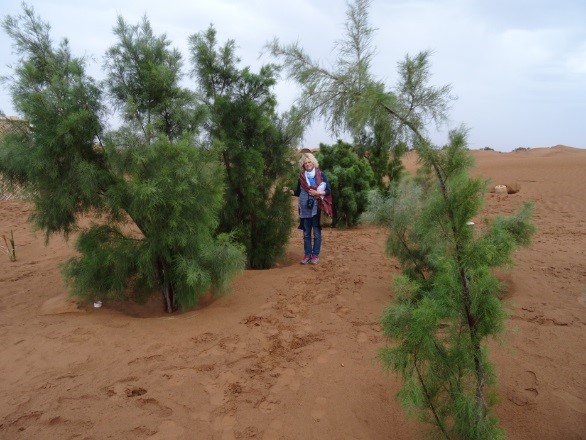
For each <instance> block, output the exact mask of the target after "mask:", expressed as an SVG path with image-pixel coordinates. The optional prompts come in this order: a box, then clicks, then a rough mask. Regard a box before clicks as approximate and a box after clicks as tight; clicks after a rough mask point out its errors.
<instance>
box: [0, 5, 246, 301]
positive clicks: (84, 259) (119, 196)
mask: <svg viewBox="0 0 586 440" xmlns="http://www.w3.org/2000/svg"><path fill="white" fill-rule="evenodd" d="M3 25H4V29H5V30H6V31H7V33H8V34H9V35H10V36H11V37H12V38H13V40H14V42H15V47H16V49H17V52H18V53H19V55H20V58H21V61H20V62H19V65H18V66H17V68H16V70H15V79H14V81H13V82H12V84H11V91H12V97H13V101H14V103H15V106H16V108H17V110H18V111H19V112H20V113H22V115H23V116H24V117H25V118H26V119H27V121H28V122H29V123H30V130H29V131H27V132H26V133H20V134H18V135H14V136H9V137H7V138H6V139H3V141H2V144H1V145H0V157H1V158H2V160H1V165H0V172H2V174H3V175H4V176H7V177H8V179H10V180H11V181H13V182H16V183H21V184H24V185H26V186H27V187H28V188H29V189H30V190H31V193H32V194H33V197H34V198H33V201H34V204H35V209H34V215H33V219H34V220H35V224H36V226H37V227H39V228H41V229H43V230H45V233H46V238H47V239H48V238H49V236H50V235H51V234H53V233H59V232H61V233H64V234H65V236H66V237H67V235H68V234H69V233H70V232H71V231H73V230H74V229H75V228H76V227H77V226H78V219H79V216H80V215H81V214H83V213H86V212H94V213H97V214H102V217H103V219H104V221H103V222H101V223H100V224H96V225H93V226H92V227H90V228H89V229H87V230H85V231H83V232H82V233H81V234H80V236H79V239H78V241H77V245H76V247H77V249H78V251H79V252H80V254H79V256H78V257H75V258H72V259H71V260H70V261H69V262H68V263H67V264H66V265H65V267H64V273H65V275H66V277H67V278H68V280H69V281H70V282H71V284H72V289H73V292H74V293H76V294H78V295H80V296H83V297H90V298H95V297H99V298H101V297H127V295H138V294H139V293H140V292H146V293H150V292H152V291H153V289H155V288H158V289H160V291H161V292H162V293H163V297H164V299H165V307H166V310H167V311H168V312H171V311H173V310H175V309H176V308H177V307H181V308H183V309H185V308H188V307H192V306H194V305H195V304H197V301H198V298H199V297H200V296H201V295H202V294H203V293H204V292H206V291H207V290H209V289H210V288H211V289H212V290H217V289H220V288H221V287H222V286H223V285H224V284H225V283H226V282H227V281H228V280H229V279H230V277H231V276H232V275H233V274H234V273H235V272H236V271H238V270H239V269H241V268H242V265H243V258H242V253H241V251H240V250H239V249H238V248H237V247H235V246H234V245H233V244H232V243H231V242H230V240H229V238H228V237H225V236H223V237H215V236H214V230H215V228H216V226H217V224H218V210H219V208H220V205H221V202H222V192H223V182H222V174H221V169H220V168H219V161H218V159H217V157H216V156H215V155H214V152H213V151H208V150H206V149H204V148H199V147H198V146H197V145H196V144H195V139H196V134H197V133H196V131H195V128H196V126H195V124H196V121H197V113H198V109H197V107H196V106H195V105H194V104H189V103H191V102H193V98H192V96H191V94H190V93H188V92H186V91H183V90H182V89H180V88H179V87H178V85H177V83H178V80H179V66H180V58H179V56H178V54H177V53H176V52H175V51H171V50H169V49H168V46H169V43H168V42H167V41H166V39H165V38H164V37H161V38H156V37H154V36H153V35H152V32H151V30H150V26H149V25H148V22H147V21H146V19H145V20H144V21H143V23H142V25H141V26H136V27H129V26H127V25H126V24H125V23H124V22H123V20H122V19H120V20H119V22H118V27H117V28H116V30H115V32H116V34H117V35H118V37H119V40H120V42H119V44H118V45H117V46H115V47H114V48H112V50H111V51H110V52H109V61H108V63H107V66H108V67H109V69H110V72H109V73H110V74H109V77H108V81H107V84H108V87H109V91H110V93H111V95H112V97H113V100H114V101H115V103H116V104H117V105H118V106H119V107H120V108H122V109H123V115H124V119H125V121H126V125H124V126H123V127H122V128H120V129H119V130H117V131H115V132H113V133H110V134H106V135H104V133H103V123H102V118H101V117H102V112H103V111H104V109H105V106H104V104H103V97H102V94H101V92H100V88H99V87H98V86H97V85H96V84H95V82H94V81H93V80H92V79H91V78H89V77H88V76H87V75H86V74H85V72H84V61H83V60H82V59H78V58H74V57H73V56H72V55H71V53H70V50H69V47H68V45H67V42H66V41H64V42H63V43H62V44H61V45H60V46H59V47H58V48H57V49H55V48H54V47H53V45H52V43H51V40H50V37H49V25H48V24H45V23H43V22H42V21H40V19H38V18H37V17H35V15H34V12H33V10H32V9H31V8H28V7H25V8H24V14H23V15H21V16H19V17H16V18H13V17H7V18H6V19H5V20H4V22H3ZM143 61H144V62H143Z"/></svg>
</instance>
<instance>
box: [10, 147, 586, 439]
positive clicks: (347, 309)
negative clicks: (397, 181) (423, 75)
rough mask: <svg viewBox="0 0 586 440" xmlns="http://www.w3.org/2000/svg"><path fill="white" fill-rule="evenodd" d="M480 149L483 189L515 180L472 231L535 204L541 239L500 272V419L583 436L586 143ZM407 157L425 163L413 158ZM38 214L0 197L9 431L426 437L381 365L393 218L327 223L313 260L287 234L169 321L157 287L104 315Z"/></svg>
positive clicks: (28, 434)
mask: <svg viewBox="0 0 586 440" xmlns="http://www.w3.org/2000/svg"><path fill="white" fill-rule="evenodd" d="M472 155H473V157H474V159H475V161H476V165H475V166H474V168H473V169H472V174H473V175H474V176H480V177H483V178H486V179H487V180H488V182H489V188H490V187H494V186H496V185H506V186H507V187H508V186H511V187H512V186H514V185H517V188H518V191H516V192H515V193H512V194H509V193H507V194H496V193H491V192H489V193H487V195H486V203H485V206H484V208H483V210H482V213H481V214H480V215H479V216H478V218H474V219H472V221H474V223H475V226H474V227H475V228H476V227H478V228H481V227H482V224H483V220H484V219H485V218H487V217H492V216H494V215H498V214H511V213H513V212H515V211H516V210H517V209H518V208H519V207H520V206H521V205H522V203H523V202H524V201H526V200H533V201H534V202H535V213H534V222H535V224H536V226H537V233H536V235H535V237H534V240H533V244H532V245H531V246H530V247H529V248H524V249H522V250H520V251H518V252H517V253H516V255H515V257H514V258H515V262H516V266H515V267H514V268H511V269H500V270H499V271H498V273H497V275H498V277H499V279H500V280H501V281H502V282H503V284H504V290H503V298H504V299H503V300H504V301H506V303H507V307H508V309H509V312H510V317H509V319H508V321H507V331H506V333H505V334H504V335H503V336H502V341H501V343H500V344H497V343H496V342H495V343H492V342H491V343H490V347H489V348H490V353H491V355H490V356H491V359H492V360H493V361H494V363H495V364H496V369H497V373H498V377H499V379H498V382H499V388H498V391H499V394H500V397H501V401H500V403H499V404H498V405H497V406H496V407H495V409H496V414H497V415H498V417H499V419H500V422H501V424H502V426H503V427H504V428H505V429H506V431H507V436H508V437H507V438H509V439H515V440H534V439H540V440H560V439H583V438H585V435H586V374H584V365H586V350H584V340H585V328H586V327H585V325H586V221H585V220H584V219H586V196H585V194H586V191H584V178H585V177H586V174H585V170H586V150H582V149H577V148H571V147H567V146H563V145H556V146H554V147H551V148H531V149H529V150H524V151H516V152H511V153H499V152H496V151H484V150H482V151H481V150H474V151H472ZM405 164H406V166H407V168H408V169H410V170H413V169H414V168H415V166H416V157H415V155H414V154H413V153H409V154H408V155H407V157H406V158H405ZM30 212H31V207H30V206H29V205H28V204H27V203H25V202H23V201H16V200H2V201H0V235H2V234H6V233H9V232H10V231H11V230H12V231H13V232H14V238H15V242H16V246H17V261H16V262H14V263H12V262H10V261H9V259H8V257H7V256H6V255H4V254H3V253H0V346H1V347H2V356H0V381H1V389H2V395H3V399H1V400H0V438H7V439H35V440H36V439H61V438H74V437H80V438H95V439H102V438H121V439H122V438H124V439H127V438H128V439H132V438H136V439H142V438H151V439H176V438H177V439H180V438H194V435H196V436H197V438H201V439H246V438H250V439H341V438H356V439H359V438H363V439H390V438H392V439H395V440H412V439H414V438H419V437H420V433H421V426H420V425H419V424H418V423H416V422H413V421H410V420H408V419H407V418H406V415H405V413H404V412H403V410H402V409H401V408H400V407H399V405H398V403H397V401H396V400H395V398H394V395H395V393H396V392H397V391H398V388H399V382H398V379H397V378H396V377H395V376H393V375H390V374H387V373H385V372H384V371H383V370H382V368H381V366H380V365H379V364H378V363H377V362H375V361H373V359H374V357H375V355H376V351H377V349H379V348H380V347H382V346H383V345H384V344H385V339H384V338H383V336H382V334H381V331H380V326H379V324H378V320H379V317H380V316H381V313H382V310H383V308H384V307H385V306H386V304H388V302H389V301H390V299H391V298H392V295H393V292H392V289H391V278H392V276H393V275H396V274H398V272H399V271H398V265H397V263H396V261H394V260H392V259H389V258H388V257H386V256H385V254H384V242H385V238H386V233H385V231H384V230H382V229H379V228H375V227H368V226H361V227H359V228H357V229H351V230H333V229H329V228H326V229H324V231H323V235H324V242H323V251H322V255H321V257H322V258H321V261H320V264H319V265H316V266H312V267H307V266H302V265H299V264H298V261H299V259H300V258H301V257H302V243H301V236H300V231H298V230H296V229H293V230H292V231H291V234H292V235H291V242H290V245H289V249H288V252H287V255H286V258H285V260H284V261H283V262H282V263H281V264H280V266H279V267H278V268H275V269H271V270H255V271H246V272H244V273H243V274H242V275H241V276H239V277H238V278H236V279H235V280H234V281H233V283H232V288H231V293H230V294H229V295H227V296H225V297H222V298H221V299H218V300H216V301H210V302H209V303H208V304H206V305H205V306H204V307H202V308H200V309H199V310H195V311H192V312H189V313H184V314H176V315H171V316H169V315H166V314H164V313H163V312H162V310H163V307H162V305H161V303H160V300H159V299H158V298H154V299H153V300H152V301H151V302H149V303H148V304H146V305H142V306H139V305H135V304H118V303H114V302H111V301H110V302H109V301H104V303H103V306H102V307H101V308H100V309H94V308H93V307H92V305H91V304H88V305H78V304H76V303H75V301H72V300H71V299H69V298H68V297H67V289H66V286H65V285H64V283H63V280H62V277H61V274H60V273H59V269H58V265H59V264H60V263H61V262H63V261H64V260H66V259H67V258H69V257H70V256H72V255H74V254H75V251H74V248H73V245H74V240H70V241H69V242H65V241H64V240H63V239H61V238H59V237H54V238H52V239H51V241H50V242H49V245H48V246H45V245H44V240H43V237H42V234H35V233H34V232H33V231H32V230H31V227H30V225H29V224H27V223H26V219H27V217H28V215H29V214H30ZM88 221H89V219H88Z"/></svg>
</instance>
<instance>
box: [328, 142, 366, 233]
mask: <svg viewBox="0 0 586 440" xmlns="http://www.w3.org/2000/svg"><path fill="white" fill-rule="evenodd" d="M317 158H318V160H319V164H320V167H321V169H323V170H324V171H326V172H327V176H328V179H329V181H330V186H331V188H332V197H333V200H334V213H333V215H332V226H333V227H337V226H341V227H352V226H356V225H357V224H358V223H359V219H360V215H361V214H362V213H363V212H364V211H365V210H366V207H367V204H368V193H369V191H370V188H371V186H372V185H373V184H374V173H373V172H372V169H371V167H370V165H369V163H368V161H367V160H366V159H360V158H359V157H358V155H357V154H356V152H355V151H354V147H353V146H352V145H350V144H348V143H345V142H342V141H338V143H337V144H334V145H325V144H320V146H319V152H318V153H317Z"/></svg>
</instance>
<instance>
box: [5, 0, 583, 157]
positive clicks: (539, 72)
mask: <svg viewBox="0 0 586 440" xmlns="http://www.w3.org/2000/svg"><path fill="white" fill-rule="evenodd" d="M27 4H28V5H31V6H33V7H34V9H35V12H36V13H37V15H40V16H41V18H42V19H43V20H44V21H48V22H49V23H50V24H51V28H52V36H53V39H54V41H55V42H58V41H60V40H61V39H62V38H64V37H67V38H68V39H69V41H70V45H71V48H72V51H73V53H74V54H75V55H85V56H91V57H93V61H91V62H90V63H89V69H88V71H89V73H90V74H91V75H92V76H94V77H95V78H96V79H103V74H102V72H101V65H102V62H103V55H104V53H105V51H106V49H107V48H108V47H110V46H111V45H112V44H113V43H114V37H113V33H112V28H113V26H114V24H115V22H116V18H117V16H118V15H121V16H122V17H124V19H125V20H126V21H127V22H128V23H131V24H136V23H138V22H139V20H140V19H141V17H142V16H143V15H145V14H146V15H147V17H148V18H149V20H150V22H151V25H152V27H153V29H154V31H155V32H156V33H157V34H162V33H166V34H167V36H168V38H169V39H170V40H171V41H172V42H173V46H174V47H177V48H178V49H179V50H180V51H181V52H182V53H183V55H184V59H185V62H186V65H187V64H188V59H189V54H188V51H187V38H188V36H189V35H191V34H194V33H196V32H200V31H204V30H205V29H207V27H208V26H209V25H210V23H213V24H214V26H215V27H216V29H217V31H218V39H219V40H220V42H222V43H223V42H224V41H225V40H227V39H234V40H235V41H236V44H237V46H238V51H237V54H238V55H239V57H240V58H241V59H242V64H241V66H242V67H243V66H246V65H249V66H251V67H253V68H255V69H257V68H258V66H260V65H261V64H264V63H269V62H272V61H274V60H272V59H270V58H269V57H268V56H266V55H265V56H263V57H260V58H259V55H260V52H261V50H262V48H263V46H264V45H265V44H266V43H267V42H268V41H269V40H272V39H273V38H274V37H278V38H279V40H280V41H281V42H282V43H292V42H295V41H298V42H299V43H300V44H301V46H302V47H303V48H304V49H305V50H306V52H308V53H309V54H310V55H311V56H312V57H314V58H316V59H319V60H320V61H321V62H322V63H323V64H324V65H325V66H330V65H331V63H333V61H334V58H335V54H334V53H333V52H332V48H333V45H334V42H335V41H336V40H338V39H340V38H341V37H342V33H343V24H344V21H345V14H346V1H344V0H296V1H291V0H206V1H204V0H164V1H160V0H158V1H151V0H140V1H138V0H123V1H121V0H100V1H96V2H85V1H81V0H76V1H73V0H29V1H28V2H27ZM0 5H2V7H1V8H0V14H2V16H3V17H4V16H5V15H7V14H8V15H16V14H19V13H20V12H21V10H22V8H21V3H20V2H19V1H15V0H0ZM369 14H370V22H371V24H372V26H373V27H375V28H376V29H377V31H376V34H375V36H374V43H375V45H376V47H377V55H376V57H375V62H374V65H373V70H374V73H375V74H376V75H377V76H378V77H379V78H380V79H383V80H384V81H385V82H386V84H388V85H389V88H392V86H393V85H394V84H395V82H396V78H397V76H396V66H397V63H398V62H399V61H401V60H402V59H403V58H404V56H405V55H406V54H412V55H415V54H416V53H417V52H419V51H422V50H431V51H433V56H432V58H431V63H432V69H431V70H432V73H433V81H432V82H433V84H435V85H437V86H441V85H444V84H451V86H452V90H453V94H454V95H455V96H457V98H458V99H457V101H455V102H454V103H453V105H452V108H451V111H450V118H451V121H450V125H449V127H447V128H453V127H456V126H460V125H461V124H465V125H466V126H467V127H468V128H469V143H470V147H471V148H482V147H492V148H494V149H495V150H499V151H510V150H513V149H515V148H517V147H550V146H554V145H557V144H564V145H569V146H573V147H580V148H586V122H585V121H586V1H585V0H406V1H399V0H372V4H371V7H370V10H369ZM15 60H16V57H15V55H14V54H13V53H12V42H11V41H10V40H9V38H8V36H7V35H6V33H5V32H4V31H3V30H0V75H9V74H10V73H11V69H10V68H9V67H8V65H10V64H13V63H14V61H15ZM275 92H276V93H277V96H278V98H279V108H280V110H281V111H284V110H285V109H287V108H288V107H289V106H290V105H291V104H292V103H293V100H294V98H295V96H296V94H297V92H298V91H297V89H296V87H295V86H294V85H293V84H291V83H287V82H286V81H282V82H281V83H280V84H279V85H278V86H277V87H276V89H275ZM0 110H2V111H4V113H6V114H7V115H14V114H15V110H14V108H13V107H12V103H11V100H10V96H9V94H8V92H7V90H6V86H5V85H0ZM447 128H446V129H444V130H443V131H440V132H435V133H434V134H433V135H432V138H433V141H434V142H435V143H437V144H438V145H443V144H444V143H445V142H446V139H447V135H446V131H447ZM320 142H326V143H331V142H333V139H332V138H331V137H330V136H329V135H328V133H327V132H326V131H325V129H324V127H323V124H322V123H320V122H316V123H314V124H313V125H312V126H311V127H310V128H309V129H308V131H307V134H306V136H305V138H304V140H303V145H304V146H308V147H314V146H317V145H318V144H319V143H320Z"/></svg>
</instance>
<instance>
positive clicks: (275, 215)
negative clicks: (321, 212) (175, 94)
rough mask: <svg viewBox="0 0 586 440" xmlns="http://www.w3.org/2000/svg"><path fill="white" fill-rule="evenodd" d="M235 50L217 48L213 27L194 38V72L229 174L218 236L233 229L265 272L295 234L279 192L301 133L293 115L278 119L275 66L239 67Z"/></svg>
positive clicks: (287, 204) (288, 209)
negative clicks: (291, 235) (292, 117)
mask: <svg viewBox="0 0 586 440" xmlns="http://www.w3.org/2000/svg"><path fill="white" fill-rule="evenodd" d="M234 45H235V43H234V41H232V40H230V41H228V42H227V43H226V44H225V45H224V46H222V47H219V46H218V43H217V40H216V31H215V29H214V28H213V27H210V28H209V29H208V30H207V32H205V33H199V34H195V35H192V36H191V37H190V49H191V54H192V61H193V64H194V70H193V75H194V77H195V78H196V80H197V82H198V85H199V92H200V94H201V96H202V97H203V102H204V104H205V105H206V107H207V108H208V115H209V118H208V121H207V126H208V135H209V137H210V139H211V140H212V141H214V142H217V144H218V145H219V146H220V148H221V158H222V163H223V166H224V169H225V173H226V177H227V189H226V196H225V204H224V207H223V209H222V211H221V216H220V231H223V232H227V231H234V237H235V238H236V240H238V241H239V242H240V243H242V244H243V245H244V246H245V247H246V253H247V257H248V266H249V267H250V268H253V269H266V268H270V267H273V266H274V265H275V263H276V262H277V259H278V258H279V257H281V256H282V255H283V253H284V251H285V247H286V245H287V242H288V240H289V236H290V233H291V227H292V222H293V218H292V211H291V200H290V197H289V196H288V195H287V194H285V193H283V192H282V191H280V190H276V189H277V188H281V187H282V186H283V185H285V184H286V179H287V177H288V173H289V172H290V170H291V167H292V166H291V164H292V157H293V143H294V141H296V140H297V139H298V138H299V135H300V133H301V130H300V129H299V126H297V125H295V124H294V123H292V122H291V120H290V119H289V118H288V116H287V115H283V116H282V117H278V116H277V113H276V110H275V108H276V103H277V102H276V98H275V96H274V94H273V93H272V91H271V90H272V87H273V85H274V84H275V70H274V66H270V65H267V66H263V67H262V68H261V69H260V71H259V72H258V73H253V72H251V71H250V69H249V68H248V67H246V68H244V69H239V68H238V66H237V63H238V61H239V60H238V59H237V58H236V55H235V53H234Z"/></svg>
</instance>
